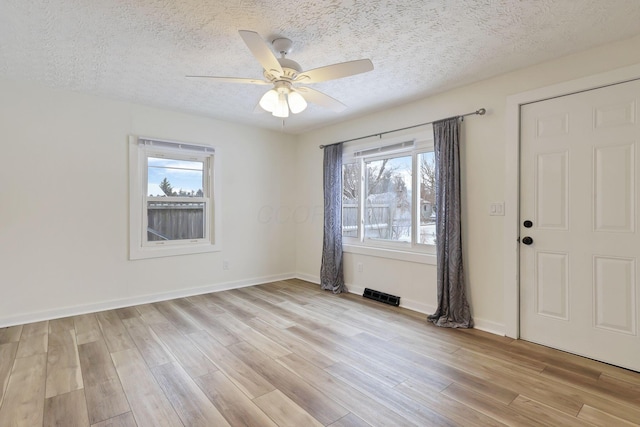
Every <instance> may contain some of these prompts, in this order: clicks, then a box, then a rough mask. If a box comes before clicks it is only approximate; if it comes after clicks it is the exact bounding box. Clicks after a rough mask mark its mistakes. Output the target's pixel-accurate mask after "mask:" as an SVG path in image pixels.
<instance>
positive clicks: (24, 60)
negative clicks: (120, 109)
mask: <svg viewBox="0 0 640 427" xmlns="http://www.w3.org/2000/svg"><path fill="white" fill-rule="evenodd" d="M239 29H247V30H253V31H257V32H258V33H260V34H261V35H262V36H264V37H265V39H266V40H268V41H271V40H272V39H273V38H275V37H276V36H281V37H282V36H284V37H288V38H290V39H292V40H293V41H294V47H293V51H292V52H291V54H290V55H289V58H291V59H294V60H295V61H297V62H298V63H299V64H300V65H301V66H302V68H303V69H305V70H309V69H312V68H316V67H320V66H323V65H329V64H333V63H336V62H343V61H348V60H353V59H360V58H370V59H371V60H372V61H373V64H374V67H375V69H374V71H372V72H369V73H366V74H361V75H357V76H352V77H348V78H345V79H341V80H336V81H330V82H323V83H317V84H314V85H313V86H312V87H313V88H315V89H318V90H320V91H322V92H324V93H326V94H328V95H330V96H332V97H334V98H337V99H338V100H340V101H342V102H343V103H345V104H346V105H347V106H348V108H347V110H345V111H344V112H342V113H334V112H331V111H328V110H325V109H322V108H321V107H317V106H312V105H310V107H309V108H308V109H307V110H306V111H304V112H302V113H300V114H299V115H295V116H291V117H290V118H288V119H286V120H285V124H284V131H285V132H291V133H299V132H304V131H306V130H309V129H313V128H317V127H321V126H324V125H327V124H329V123H335V122H338V121H341V120H345V119H348V118H352V117H355V116H358V115H363V114H365V113H369V112H373V111H378V110H381V109H384V108H385V107H388V106H390V105H397V104H401V103H404V102H407V101H411V100H415V99H419V98H422V97H425V96H428V95H430V94H434V93H437V92H441V91H443V90H447V89H451V88H453V87H456V86H460V85H463V84H467V83H471V82H474V81H478V80H482V79H485V78H487V77H490V76H494V75H497V74H500V73H504V72H507V71H511V70H515V69H518V68H522V67H525V66H528V65H532V64H535V63H539V62H542V61H546V60H549V59H552V58H556V57H560V56H563V55H567V54H570V53H573V52H577V51H581V50H585V49H588V48H590V47H594V46H597V45H601V44H605V43H608V42H611V41H614V40H620V39H624V38H628V37H631V36H634V35H636V34H640V1H639V0H606V1H603V0H410V1H407V0H396V1H392V0H387V1H383V0H298V1H277V0H254V1H249V0H224V1H222V0H217V1H215V0H214V1H212V0H0V77H7V78H10V79H19V80H28V81H36V82H39V83H42V84H44V85H47V86H50V87H53V88H58V89H66V90H73V91H78V92H86V93H90V94H95V95H99V96H107V97H110V98H115V99H122V100H128V101H132V102H136V103H141V104H147V105H154V106H159V107H165V108H170V109H174V110H180V111H185V112H190V113H196V114H200V115H204V116H209V117H215V118H218V119H222V120H226V121H232V122H237V123H242V124H248V125H252V126H259V127H263V128H268V129H274V130H276V129H277V130H280V129H281V127H282V121H281V120H280V119H277V118H275V117H273V116H271V115H270V114H268V113H258V112H254V107H255V106H256V104H257V101H258V100H259V99H260V96H261V95H262V93H264V92H265V91H266V89H268V87H267V86H251V85H237V84H225V83H214V82H211V81H206V80H191V79H186V78H185V77H184V76H185V75H187V74H211V75H218V76H237V77H251V78H262V69H261V66H260V65H259V64H258V62H257V61H256V60H255V59H254V58H253V56H252V55H251V53H250V52H249V50H248V49H247V47H246V45H245V44H244V42H243V41H242V39H241V37H240V36H239V35H238V30H239ZM0 96H1V95H0Z"/></svg>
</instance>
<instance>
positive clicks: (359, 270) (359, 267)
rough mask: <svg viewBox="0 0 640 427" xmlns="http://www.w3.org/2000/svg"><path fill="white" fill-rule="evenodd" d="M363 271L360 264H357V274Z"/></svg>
mask: <svg viewBox="0 0 640 427" xmlns="http://www.w3.org/2000/svg"><path fill="white" fill-rule="evenodd" d="M363 270H364V268H363V267H362V263H361V262H359V263H358V273H362V271H363Z"/></svg>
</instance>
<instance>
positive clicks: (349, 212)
mask: <svg viewBox="0 0 640 427" xmlns="http://www.w3.org/2000/svg"><path fill="white" fill-rule="evenodd" d="M359 197H360V164H359V163H348V164H345V165H342V235H343V236H345V237H358V199H359Z"/></svg>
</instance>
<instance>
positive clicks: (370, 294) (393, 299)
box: [362, 288, 400, 307]
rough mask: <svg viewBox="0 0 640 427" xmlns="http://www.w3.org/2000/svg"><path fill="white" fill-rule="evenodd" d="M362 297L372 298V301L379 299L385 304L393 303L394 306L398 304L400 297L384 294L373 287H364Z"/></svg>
mask: <svg viewBox="0 0 640 427" xmlns="http://www.w3.org/2000/svg"><path fill="white" fill-rule="evenodd" d="M362 296H363V297H365V298H369V299H372V300H374V301H380V302H383V303H385V304H389V305H395V306H396V307H397V306H399V305H400V297H397V296H395V295H390V294H385V293H384V292H380V291H374V290H373V289H369V288H364V294H362Z"/></svg>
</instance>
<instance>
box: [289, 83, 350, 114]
mask: <svg viewBox="0 0 640 427" xmlns="http://www.w3.org/2000/svg"><path fill="white" fill-rule="evenodd" d="M294 90H295V91H297V92H300V94H302V96H303V97H304V99H306V100H307V101H309V102H313V103H314V104H317V105H320V106H321V107H325V108H328V109H330V110H333V111H335V112H338V113H339V112H340V111H344V110H345V109H346V108H347V106H346V105H344V104H343V103H342V102H340V101H338V100H337V99H334V98H332V97H330V96H329V95H325V94H324V93H322V92H320V91H317V90H315V89H311V88H310V87H304V86H302V87H296V88H295V89H294Z"/></svg>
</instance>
